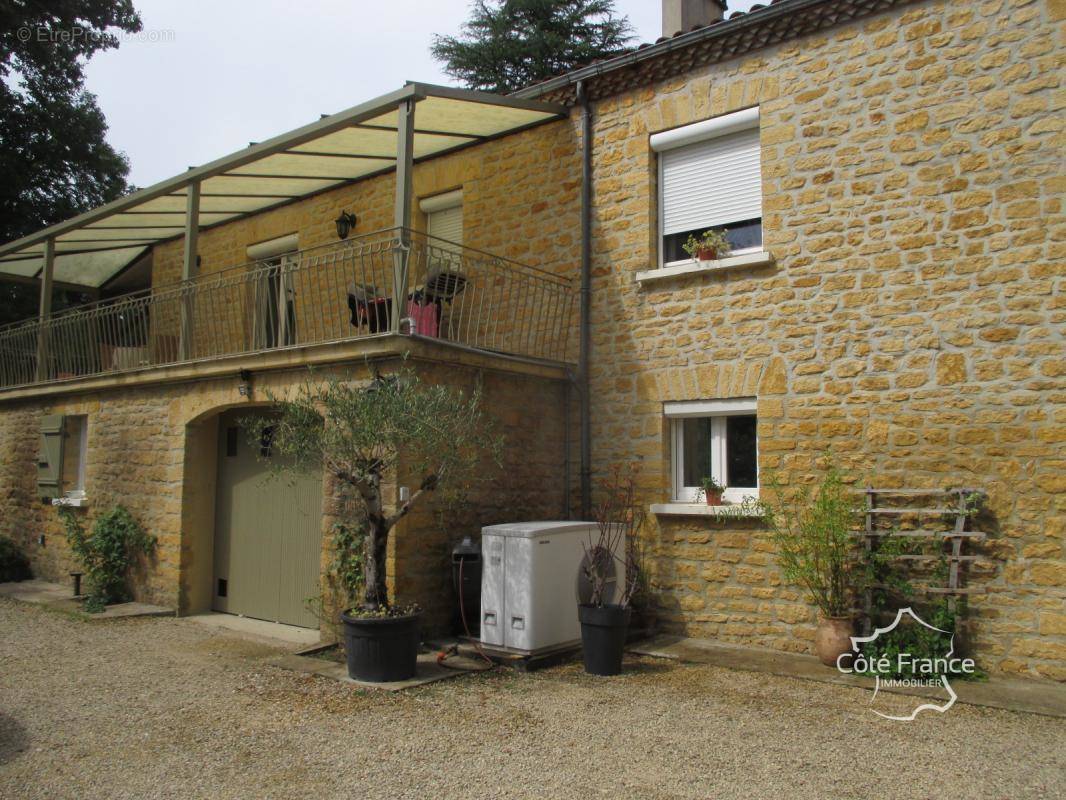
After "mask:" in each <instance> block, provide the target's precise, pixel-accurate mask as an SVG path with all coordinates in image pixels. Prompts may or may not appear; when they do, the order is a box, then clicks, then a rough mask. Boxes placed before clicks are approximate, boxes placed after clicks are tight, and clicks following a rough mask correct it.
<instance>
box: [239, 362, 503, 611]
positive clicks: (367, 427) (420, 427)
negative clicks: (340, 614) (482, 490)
mask: <svg viewBox="0 0 1066 800" xmlns="http://www.w3.org/2000/svg"><path fill="white" fill-rule="evenodd" d="M270 399H271V401H272V405H273V410H274V411H276V412H277V414H276V415H272V416H270V417H268V418H264V417H256V418H251V419H248V420H245V421H244V426H245V427H246V428H248V429H249V430H250V432H251V436H252V437H253V439H254V440H255V441H256V442H261V443H266V444H267V446H268V447H269V448H270V451H271V453H276V454H277V455H279V456H282V459H277V460H275V462H274V466H275V469H277V470H280V471H282V472H285V471H305V470H308V469H323V468H324V469H325V470H326V471H327V472H328V473H329V474H331V475H332V476H333V477H334V478H335V479H336V480H337V482H338V483H339V484H340V486H341V487H343V489H344V490H345V492H346V494H347V495H348V496H349V497H350V498H351V499H352V500H354V501H355V502H354V503H352V504H350V505H348V504H346V505H345V508H349V509H354V511H349V513H351V514H352V515H353V516H354V518H353V519H350V520H347V522H349V523H352V524H355V525H361V526H362V527H363V528H364V529H365V531H366V536H365V538H364V539H363V544H362V546H363V548H364V552H363V553H362V554H361V558H360V559H359V561H360V562H361V563H362V566H363V582H362V585H363V598H362V603H361V609H360V610H362V611H363V612H365V613H371V614H381V613H387V612H389V610H390V607H389V603H388V595H387V591H386V586H385V554H386V548H387V546H388V540H389V533H390V531H392V529H393V527H395V525H396V523H398V522H399V521H400V520H401V519H403V518H404V517H405V516H407V515H408V514H409V513H410V512H411V510H412V509H413V508H414V507H415V506H416V505H418V504H419V503H420V502H422V501H423V500H424V499H425V498H426V497H427V495H428V494H429V493H432V492H439V493H441V494H444V495H445V496H446V497H447V498H448V499H449V500H452V501H454V500H457V499H459V498H460V497H461V495H462V493H463V490H464V488H466V487H468V486H469V484H470V481H471V480H473V479H475V478H478V477H485V467H486V465H487V464H491V463H497V464H498V463H499V450H500V445H501V439H500V437H499V436H498V435H497V434H496V433H495V427H496V426H495V424H494V422H493V420H492V419H491V418H490V417H489V416H488V415H487V414H486V412H485V410H484V408H483V403H482V396H481V391H480V389H475V390H474V391H472V392H465V391H463V390H462V389H458V388H455V387H450V386H443V385H435V384H427V383H423V382H422V381H420V380H419V378H418V376H417V375H415V374H414V372H413V371H411V370H410V369H409V368H406V367H405V368H403V369H401V370H400V371H399V372H397V373H396V374H393V375H387V376H382V375H379V376H377V377H375V378H374V379H373V380H372V381H370V382H369V383H367V382H365V381H363V382H358V381H352V380H348V381H341V380H338V379H336V378H329V379H326V380H324V381H321V382H316V381H315V380H314V377H313V376H312V378H310V379H308V380H307V381H306V382H305V383H304V384H303V386H302V387H300V388H299V389H298V390H296V392H295V393H294V394H293V396H291V397H284V398H283V397H278V396H275V395H270ZM398 469H401V470H404V474H405V475H406V474H410V475H413V476H415V480H416V481H417V486H416V488H414V489H413V491H411V492H410V494H409V496H408V497H407V498H406V500H404V501H403V502H400V503H399V504H397V505H396V506H395V507H394V508H389V507H388V504H387V503H386V501H385V498H384V497H383V496H382V486H383V483H384V482H385V481H387V480H388V478H389V477H390V476H392V475H396V472H397V470H398Z"/></svg>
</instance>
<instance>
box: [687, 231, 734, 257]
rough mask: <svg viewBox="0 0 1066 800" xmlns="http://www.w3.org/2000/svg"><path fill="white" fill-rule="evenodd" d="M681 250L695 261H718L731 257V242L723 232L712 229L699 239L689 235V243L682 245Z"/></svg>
mask: <svg viewBox="0 0 1066 800" xmlns="http://www.w3.org/2000/svg"><path fill="white" fill-rule="evenodd" d="M681 249H682V250H684V251H685V252H686V253H688V254H689V255H690V256H692V259H693V260H694V261H717V260H718V259H721V258H725V257H726V256H728V255H729V240H728V239H726V235H725V233H724V232H723V231H720V230H715V229H713V228H712V229H711V230H708V231H704V232H703V234H702V235H701V236H700V237H699V238H698V239H697V238H696V237H695V236H693V235H692V234H689V237H688V241H686V242H685V243H684V244H683V245H681Z"/></svg>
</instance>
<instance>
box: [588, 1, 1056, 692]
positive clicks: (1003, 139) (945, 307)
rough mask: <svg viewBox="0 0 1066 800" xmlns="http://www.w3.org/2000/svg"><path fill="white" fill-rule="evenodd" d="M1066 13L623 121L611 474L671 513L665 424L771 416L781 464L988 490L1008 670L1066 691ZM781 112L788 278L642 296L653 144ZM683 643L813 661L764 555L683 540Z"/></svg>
mask: <svg viewBox="0 0 1066 800" xmlns="http://www.w3.org/2000/svg"><path fill="white" fill-rule="evenodd" d="M1063 13H1064V12H1063V8H1062V4H1061V3H1054V2H1045V1H1043V0H1011V1H1010V2H1008V1H1007V0H988V2H976V3H956V2H945V1H943V0H935V1H930V2H923V3H918V4H914V5H912V6H908V7H907V8H906V9H904V10H902V11H897V12H893V13H890V14H883V15H880V16H874V17H871V18H869V19H867V20H865V21H861V22H858V23H853V24H849V25H845V26H841V27H838V28H834V29H831V30H829V31H826V32H824V33H820V34H817V35H812V36H807V37H804V38H801V39H798V40H796V41H794V42H791V43H788V44H784V45H780V46H776V47H773V48H768V49H766V50H764V51H760V52H759V53H755V54H751V55H748V56H744V57H742V58H739V59H735V60H733V61H728V62H725V63H722V64H720V65H716V66H713V67H710V68H702V69H699V70H696V71H692V72H689V73H687V74H684V75H679V76H677V77H676V78H672V79H669V80H666V81H663V82H661V83H659V84H656V85H654V86H649V87H647V88H645V89H641V90H638V91H631V92H627V93H624V94H620V95H617V96H614V97H611V98H608V99H605V100H602V101H599V102H597V103H596V104H595V108H594V112H595V141H594V151H595V167H594V174H595V185H594V205H595V208H594V222H593V225H594V236H595V255H594V274H595V277H594V282H593V293H592V294H593V355H592V386H593V390H592V425H593V453H594V457H595V463H594V468H595V470H596V472H597V473H598V474H601V475H602V474H604V473H605V471H606V470H607V469H608V468H609V467H610V466H611V464H614V463H625V462H632V461H634V460H635V461H637V462H638V463H639V469H640V473H641V480H642V486H643V490H644V493H645V495H646V497H647V499H648V501H649V502H663V501H666V500H667V499H668V496H669V492H670V485H669V484H670V472H669V447H668V441H667V425H666V423H665V421H664V419H663V410H662V403H663V402H664V401H667V400H695V399H711V398H723V397H742V396H755V397H757V398H758V416H759V421H758V436H759V445H758V446H759V461H760V467H761V468H762V469H764V470H765V469H770V468H772V469H775V470H778V471H779V472H780V474H781V476H782V479H783V480H785V481H791V482H800V481H812V480H815V479H816V477H817V475H818V473H819V467H818V465H817V463H816V461H817V458H818V457H819V455H820V454H821V453H822V452H823V451H825V450H826V449H827V448H831V449H832V450H833V451H834V452H835V454H836V456H837V460H838V462H839V463H840V464H841V465H842V466H843V467H844V468H845V469H846V470H847V472H848V473H849V474H850V476H851V477H852V478H853V479H855V480H856V481H861V482H862V483H865V482H867V481H870V482H872V483H874V484H880V485H887V486H895V487H905V486H912V487H943V486H948V485H955V486H958V485H965V486H980V487H982V488H984V489H985V490H986V491H987V492H988V493H989V498H990V502H989V506H990V511H991V514H992V516H993V518H994V521H995V526H996V529H995V538H994V540H993V541H992V542H991V543H990V545H989V546H988V548H987V554H988V555H989V556H990V557H991V558H993V559H994V563H995V569H994V571H993V574H992V575H990V576H987V577H982V578H981V579H980V582H981V583H983V584H984V585H986V586H987V588H988V589H989V593H988V594H987V595H985V596H982V597H979V598H976V599H975V600H974V602H973V607H974V614H975V644H976V647H977V652H978V656H979V661H981V662H982V663H983V664H984V666H985V667H986V668H987V669H990V670H992V671H1008V672H1014V673H1022V674H1026V675H1030V676H1043V677H1049V678H1054V679H1057V680H1063V679H1066V636H1064V631H1066V629H1064V627H1063V623H1064V619H1063V613H1062V609H1063V606H1064V600H1066V561H1064V555H1066V554H1064V551H1063V535H1064V533H1066V494H1064V492H1066V478H1064V477H1063V476H1064V475H1066V459H1064V457H1063V446H1064V445H1063V442H1064V441H1066V427H1064V423H1066V360H1064V338H1063V323H1064V321H1066V317H1064V302H1063V274H1064V269H1063V256H1064V254H1066V249H1064V245H1063V236H1064V231H1066V225H1064V217H1063V209H1062V193H1063V189H1064V188H1066V179H1064V177H1063V171H1062V163H1063V161H1062V153H1063V143H1064V140H1063V135H1062V106H1063V103H1064V101H1066V92H1064V88H1063V86H1062V74H1063V72H1062V52H1063V43H1064V30H1063V28H1064V21H1063ZM753 105H758V106H759V109H760V117H761V122H760V128H761V144H762V175H763V192H762V193H763V209H764V212H763V213H764V217H763V231H764V233H763V235H764V245H765V248H766V249H767V250H769V251H770V252H771V253H772V254H773V255H774V257H775V259H776V262H775V264H773V265H772V266H770V267H767V268H760V269H736V270H732V271H728V272H718V273H714V274H705V275H697V276H688V277H684V278H677V279H673V280H671V281H667V282H657V283H654V284H647V285H646V286H645V285H642V284H641V283H639V282H638V281H637V280H636V279H635V275H636V273H637V272H639V271H642V270H648V269H653V268H655V267H656V266H657V265H658V256H657V250H656V248H657V242H656V234H655V231H656V230H657V223H656V219H657V216H656V214H657V211H656V203H657V200H656V195H657V193H656V180H657V171H656V161H655V154H654V153H653V152H652V151H651V149H650V147H649V141H648V138H649V135H650V134H652V133H655V132H657V131H662V130H665V129H669V128H672V127H675V126H679V125H684V124H687V123H691V122H696V121H699V120H702V119H707V118H710V117H713V116H716V115H720V114H724V113H727V112H731V111H735V110H738V109H741V108H746V107H750V106H753ZM652 522H653V524H652V526H651V529H650V532H649V536H650V537H651V538H652V540H653V541H654V543H655V546H656V551H655V553H656V558H655V560H654V563H655V565H656V580H657V583H658V588H659V589H660V592H661V604H662V609H661V612H662V613H661V617H662V620H663V622H664V624H665V625H666V627H668V628H669V629H672V630H675V631H680V632H686V633H690V634H694V635H702V636H713V637H716V638H718V639H721V640H725V641H734V642H745V643H750V644H758V645H764V646H769V647H775V648H779V649H796V648H797V647H799V648H803V647H805V646H806V642H807V640H809V639H810V636H811V632H812V630H813V624H814V612H813V610H812V609H811V608H809V607H808V606H806V604H805V603H804V602H802V601H801V600H800V598H799V597H798V596H797V594H796V593H795V592H794V591H793V590H791V589H789V588H788V587H783V586H780V585H779V581H778V577H777V575H778V573H777V569H776V567H775V566H774V565H773V563H772V558H771V555H770V553H769V552H768V551H767V549H766V545H765V543H764V537H762V536H761V535H760V534H759V532H758V531H757V530H749V529H747V528H742V529H737V530H733V529H731V528H726V529H723V528H721V527H715V526H713V525H711V524H708V523H707V522H704V521H701V520H699V519H695V518H674V517H660V518H659V519H658V520H653V521H652Z"/></svg>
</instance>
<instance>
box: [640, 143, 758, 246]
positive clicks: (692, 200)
mask: <svg viewBox="0 0 1066 800" xmlns="http://www.w3.org/2000/svg"><path fill="white" fill-rule="evenodd" d="M659 158H660V159H661V165H662V215H663V219H662V225H663V231H662V232H663V236H670V235H671V234H675V233H684V232H686V231H694V230H703V229H707V228H714V227H717V226H720V225H726V224H728V223H730V222H740V221H742V220H746V219H756V218H759V217H762V174H761V169H760V158H759V130H758V128H752V129H749V130H741V131H737V132H733V133H728V134H725V135H724V136H717V137H715V138H712V139H707V140H705V141H701V142H697V143H695V144H687V145H684V146H682V147H677V148H674V149H670V150H664V151H663V152H662V153H660V155H659Z"/></svg>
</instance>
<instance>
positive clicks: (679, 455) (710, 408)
mask: <svg viewBox="0 0 1066 800" xmlns="http://www.w3.org/2000/svg"><path fill="white" fill-rule="evenodd" d="M755 413H756V400H755V398H754V397H742V398H734V399H729V400H685V401H680V402H669V403H664V404H663V414H664V415H665V416H666V417H667V418H668V419H669V420H670V438H671V448H670V457H671V478H670V485H671V487H672V490H673V500H674V501H675V502H678V503H696V502H698V498H699V488H700V487H698V486H683V485H682V480H683V476H684V474H685V451H684V447H685V444H684V441H685V436H684V430H683V429H684V426H683V425H682V421H683V420H685V419H695V418H706V417H710V419H711V464H712V467H711V471H712V477H713V478H714V479H715V480H716V481H718V482H719V483H721V484H723V485H724V484H725V482H726V467H725V465H726V418H727V417H737V416H749V415H751V414H755ZM755 470H756V473H755V474H756V483H758V480H759V479H758V474H759V473H758V470H759V443H758V437H757V436H756V442H755ZM748 497H752V498H755V499H758V497H759V487H758V486H727V487H726V490H725V492H724V493H723V494H722V500H723V501H724V502H727V503H743V502H744V500H745V499H746V498H748Z"/></svg>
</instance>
